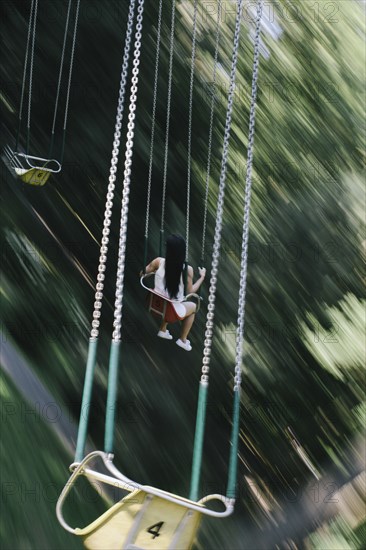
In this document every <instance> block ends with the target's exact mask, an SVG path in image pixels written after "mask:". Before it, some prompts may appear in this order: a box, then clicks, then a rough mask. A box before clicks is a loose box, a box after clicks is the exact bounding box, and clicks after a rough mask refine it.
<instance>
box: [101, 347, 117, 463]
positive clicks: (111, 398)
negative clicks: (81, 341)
mask: <svg viewBox="0 0 366 550" xmlns="http://www.w3.org/2000/svg"><path fill="white" fill-rule="evenodd" d="M119 348H120V341H119V340H118V341H117V340H112V343H111V351H110V355H109V369H108V395H107V411H106V419H105V438H104V451H105V452H106V453H113V444H114V424H115V417H116V401H117V382H118V360H119Z"/></svg>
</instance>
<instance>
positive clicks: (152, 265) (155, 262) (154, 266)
mask: <svg viewBox="0 0 366 550" xmlns="http://www.w3.org/2000/svg"><path fill="white" fill-rule="evenodd" d="M160 260H161V258H155V260H153V261H152V262H150V263H149V264H148V265H147V266H146V267H145V273H146V274H147V273H155V271H157V270H158V269H159V264H160ZM143 274H144V272H143V271H140V277H142V276H143Z"/></svg>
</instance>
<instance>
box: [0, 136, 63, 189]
mask: <svg viewBox="0 0 366 550" xmlns="http://www.w3.org/2000/svg"><path fill="white" fill-rule="evenodd" d="M4 159H5V161H6V163H7V165H8V166H9V168H10V169H11V170H13V171H14V174H15V175H16V176H17V177H19V178H20V179H21V180H22V181H24V182H25V183H28V184H29V185H35V186H43V185H45V183H46V182H47V180H48V178H49V177H50V175H51V174H57V173H58V172H60V171H61V164H60V163H59V162H58V160H55V159H44V158H41V157H34V156H31V155H27V154H25V153H19V152H14V151H13V150H12V149H11V148H10V147H9V145H7V146H6V147H5V149H4Z"/></svg>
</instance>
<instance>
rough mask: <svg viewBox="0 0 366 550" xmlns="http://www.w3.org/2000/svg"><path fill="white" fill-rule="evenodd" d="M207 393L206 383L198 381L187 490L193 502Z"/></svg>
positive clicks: (199, 462) (197, 483)
mask: <svg viewBox="0 0 366 550" xmlns="http://www.w3.org/2000/svg"><path fill="white" fill-rule="evenodd" d="M207 393H208V384H203V383H202V382H200V389H199V394H198V405H197V417H196V433H195V436H194V447H193V461H192V473H191V488H190V492H189V498H190V500H194V501H195V502H196V501H197V500H198V488H199V483H200V474H201V464H202V448H203V438H204V435H205V420H206V408H207Z"/></svg>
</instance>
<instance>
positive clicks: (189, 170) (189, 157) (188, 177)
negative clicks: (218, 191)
mask: <svg viewBox="0 0 366 550" xmlns="http://www.w3.org/2000/svg"><path fill="white" fill-rule="evenodd" d="M197 11H198V3H197V0H194V8H193V31H192V56H191V79H190V83H189V110H188V113H189V115H188V147H187V150H188V169H187V215H186V262H188V257H189V217H190V201H191V150H192V110H193V82H194V64H195V58H196V31H197Z"/></svg>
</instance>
